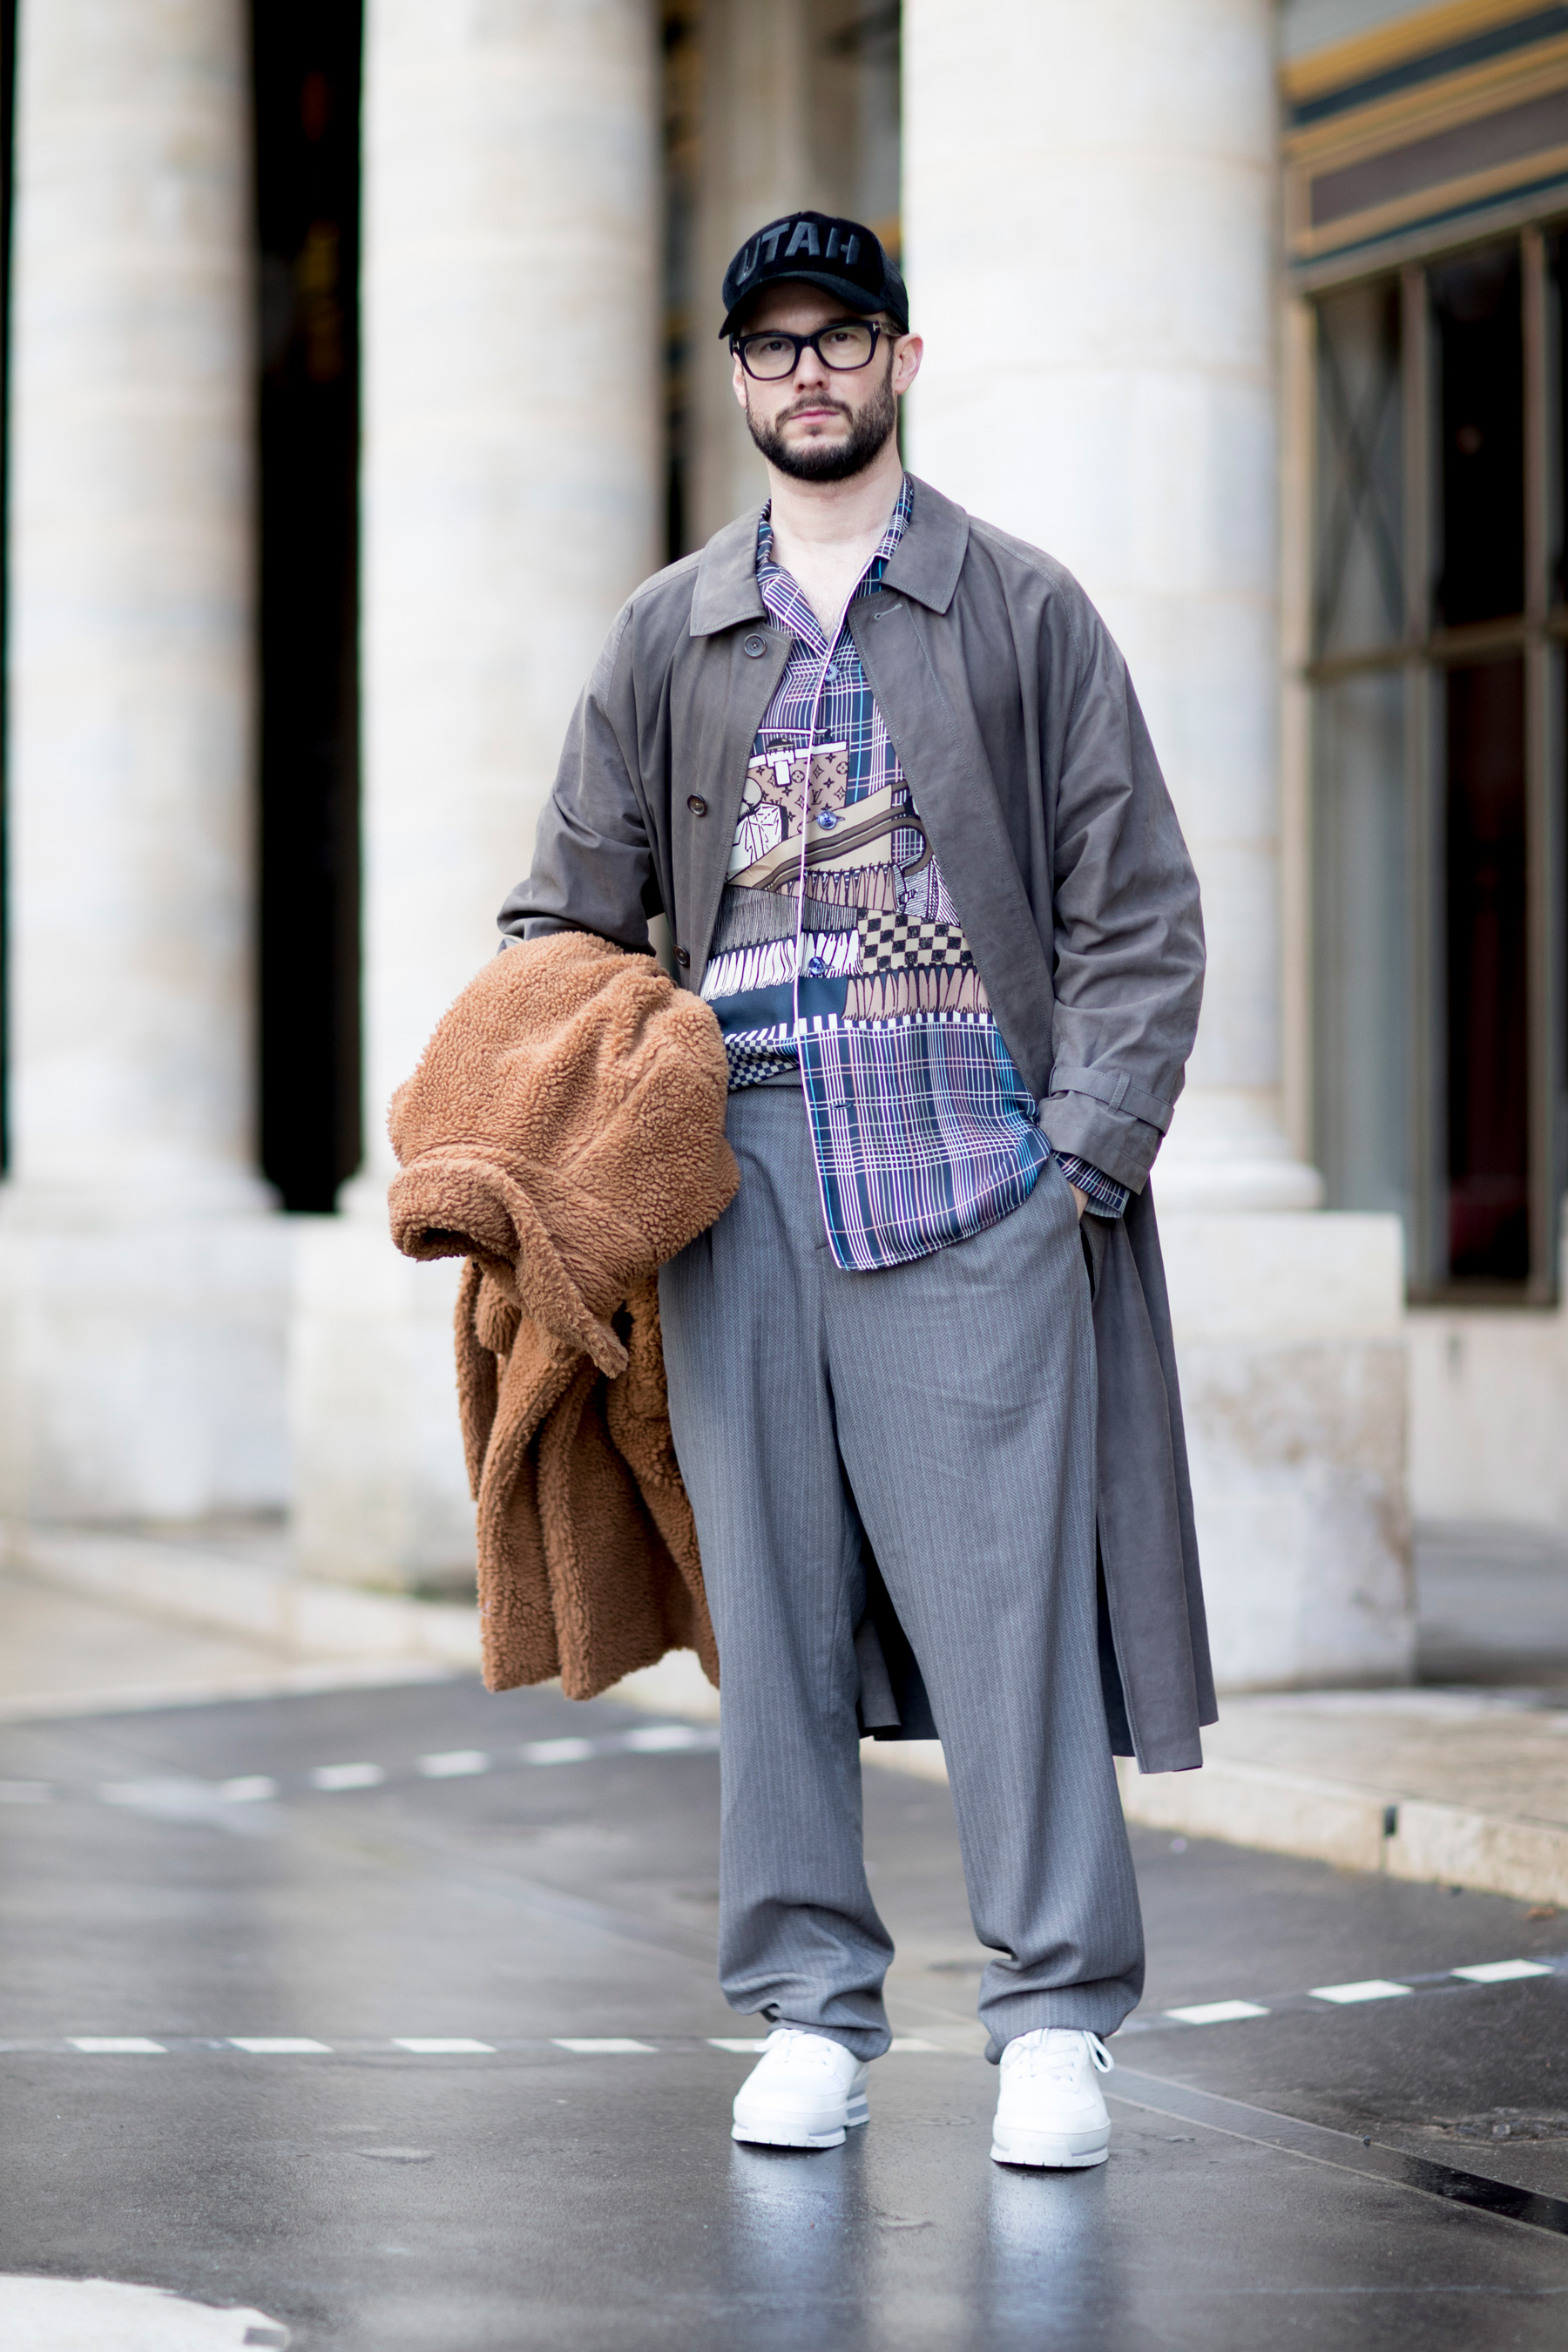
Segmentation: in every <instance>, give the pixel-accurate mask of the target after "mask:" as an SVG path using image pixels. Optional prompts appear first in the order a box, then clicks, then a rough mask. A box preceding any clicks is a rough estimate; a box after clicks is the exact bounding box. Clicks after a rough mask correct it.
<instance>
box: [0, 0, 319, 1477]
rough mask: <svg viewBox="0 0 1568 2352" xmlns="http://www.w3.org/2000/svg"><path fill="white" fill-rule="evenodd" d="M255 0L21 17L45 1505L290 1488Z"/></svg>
mask: <svg viewBox="0 0 1568 2352" xmlns="http://www.w3.org/2000/svg"><path fill="white" fill-rule="evenodd" d="M247 47H248V44H247V12H246V10H245V9H244V7H243V6H242V5H240V0H163V5H160V6H158V7H156V8H154V9H152V10H146V9H125V8H108V9H105V8H102V7H100V6H97V5H91V0H47V5H45V0H25V5H24V6H23V8H22V11H21V23H20V27H19V77H18V87H17V123H16V291H15V304H14V311H13V322H12V327H13V344H12V367H13V383H14V394H13V402H14V405H13V411H12V429H13V442H12V451H13V457H12V463H13V476H12V526H11V545H10V562H11V583H12V614H13V618H12V642H11V648H10V657H11V679H12V697H13V699H12V732H11V744H10V776H11V806H10V818H11V835H10V899H9V909H8V915H9V954H10V969H11V975H12V984H13V1011H12V1023H11V1034H10V1048H11V1066H10V1082H11V1090H10V1110H11V1131H12V1139H13V1151H12V1168H11V1174H10V1177H9V1181H8V1182H7V1183H6V1185H5V1192H4V1195H3V1196H0V1492H3V1496H4V1507H5V1510H6V1511H7V1512H8V1513H9V1514H11V1515H12V1516H13V1517H50V1518H71V1517H115V1518H124V1517H196V1516H200V1515H202V1514H205V1513H208V1512H212V1511H215V1510H220V1509H223V1510H232V1509H251V1508H256V1507H268V1506H272V1507H276V1506H279V1505H280V1504H281V1503H282V1501H283V1499H284V1492H285V1485H286V1464H285V1457H284V1417H283V1337H284V1317H285V1295H286V1288H287V1267H286V1255H285V1253H286V1248H287V1240H288V1236H287V1231H286V1228H285V1226H284V1224H283V1222H282V1220H281V1219H279V1218H278V1217H276V1216H274V1215H273V1214H272V1213H271V1201H270V1195H269V1193H268V1191H267V1189H266V1188H265V1187H264V1186H263V1185H262V1183H261V1181H260V1180H259V1178H258V1175H257V1173H256V1171H255V1165H254V1160H255V1148H256V1147H255V1073H254V1062H255V1049H254V1029H255V1018H256V1013H255V1002H254V999H255V985H254V964H255V953H254V944H253V929H252V906H253V900H254V897H255V887H256V885H255V877H254V872H253V865H254V841H255V833H256V819H255V811H254V807H253V798H252V793H253V786H252V757H253V744H254V739H255V732H256V724H255V718H256V714H255V685H254V651H253V629H252V611H251V594H252V577H253V569H254V558H253V549H252V514H251V508H252V499H253V481H252V473H253V464H252V444H253V436H252V430H251V397H252V381H253V369H252V358H251V335H252V319H253V311H254V298H253V289H252V282H251V237H250V227H249V187H250V157H249V106H248V95H247V76H248V66H247Z"/></svg>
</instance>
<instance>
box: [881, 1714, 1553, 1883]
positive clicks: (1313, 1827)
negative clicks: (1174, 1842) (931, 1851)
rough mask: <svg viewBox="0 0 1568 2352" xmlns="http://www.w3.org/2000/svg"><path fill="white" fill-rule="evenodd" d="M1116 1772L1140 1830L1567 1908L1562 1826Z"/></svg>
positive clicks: (1405, 1798) (1217, 1763) (931, 1772)
mask: <svg viewBox="0 0 1568 2352" xmlns="http://www.w3.org/2000/svg"><path fill="white" fill-rule="evenodd" d="M860 1753H861V1755H862V1756H863V1757H864V1758H865V1759H867V1761H868V1762H869V1763H873V1764H878V1765H880V1766H881V1767H882V1769H884V1770H885V1771H893V1772H907V1773H910V1774H911V1775H912V1776H913V1777H914V1778H916V1779H917V1780H946V1778H947V1767H946V1764H945V1762H944V1760H943V1758H942V1749H941V1748H940V1747H939V1746H938V1744H937V1743H936V1741H935V1740H931V1739H911V1740H908V1741H903V1740H882V1741H873V1740H868V1741H867V1742H866V1743H865V1745H864V1746H863V1747H862V1748H861V1750H860ZM1116 1777H1117V1780H1118V1783H1119V1785H1120V1787H1121V1809H1122V1811H1123V1812H1124V1813H1125V1814H1126V1816H1127V1819H1128V1821H1129V1822H1133V1823H1135V1824H1137V1826H1138V1827H1140V1828H1142V1829H1154V1830H1170V1831H1173V1832H1177V1833H1178V1834H1180V1835H1182V1836H1184V1837H1204V1838H1219V1839H1221V1840H1223V1841H1224V1842H1225V1843H1226V1844H1229V1845H1246V1846H1253V1847H1256V1848H1259V1849H1261V1850H1262V1852H1264V1853H1289V1854H1294V1855H1295V1856H1296V1857H1297V1858H1298V1859H1299V1860H1300V1861H1303V1862H1326V1863H1330V1864H1332V1865H1333V1866H1334V1868H1335V1869H1337V1870H1360V1871H1369V1872H1379V1873H1382V1874H1384V1876H1385V1877H1389V1878H1405V1879H1411V1880H1415V1881H1416V1882H1418V1883H1420V1884H1423V1885H1438V1886H1464V1887H1468V1888H1470V1889H1471V1890H1472V1891H1473V1892H1474V1893H1476V1894H1479V1895H1511V1896H1513V1897H1515V1898H1516V1899H1517V1900H1518V1901H1521V1902H1524V1903H1560V1904H1562V1905H1563V1906H1564V1907H1565V1908H1568V1828H1563V1827H1560V1826H1559V1825H1558V1824H1557V1823H1555V1822H1534V1821H1529V1820H1525V1819H1521V1818H1520V1817H1519V1816H1518V1815H1513V1814H1507V1813H1481V1812H1472V1811H1468V1810H1467V1809H1466V1808H1464V1807H1463V1806H1459V1805H1446V1804H1439V1803H1437V1802H1436V1801H1435V1800H1433V1799H1431V1798H1427V1797H1413V1796H1411V1795H1410V1794H1409V1793H1408V1792H1407V1791H1405V1790H1400V1789H1396V1788H1389V1789H1369V1788H1364V1787H1362V1786H1359V1785H1358V1784H1357V1783H1355V1782H1353V1781H1349V1780H1329V1779H1326V1778H1320V1777H1319V1775H1318V1774H1316V1773H1309V1772H1285V1771H1280V1770H1279V1769H1277V1768H1276V1767H1275V1766H1273V1765H1269V1764H1244V1763H1237V1762H1231V1761H1229V1760H1227V1759H1225V1758H1220V1757H1216V1758H1215V1759H1213V1760H1212V1761H1210V1762H1209V1763H1206V1764H1205V1766H1204V1768H1203V1769H1202V1771H1201V1772H1160V1773H1153V1774H1151V1775H1150V1776H1149V1777H1148V1778H1145V1777H1144V1776H1143V1774H1142V1773H1141V1772H1140V1771H1139V1769H1138V1767H1137V1766H1136V1764H1134V1763H1133V1762H1132V1760H1131V1758H1129V1757H1118V1758H1117V1759H1116Z"/></svg>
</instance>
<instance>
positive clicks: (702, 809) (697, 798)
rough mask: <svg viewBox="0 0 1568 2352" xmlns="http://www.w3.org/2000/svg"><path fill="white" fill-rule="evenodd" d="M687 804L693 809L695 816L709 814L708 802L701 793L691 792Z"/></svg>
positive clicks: (692, 812)
mask: <svg viewBox="0 0 1568 2352" xmlns="http://www.w3.org/2000/svg"><path fill="white" fill-rule="evenodd" d="M686 805H687V807H688V808H689V810H690V811H691V814H692V815H693V816H706V815H707V814H708V803H707V802H706V801H705V800H704V799H703V797H702V795H701V793H689V795H688V797H687V803H686Z"/></svg>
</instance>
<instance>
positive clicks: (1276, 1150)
mask: <svg viewBox="0 0 1568 2352" xmlns="http://www.w3.org/2000/svg"><path fill="white" fill-rule="evenodd" d="M1274 14H1275V12H1274V9H1273V7H1272V5H1270V0H1101V5H1097V6H1094V7H1091V8H1085V7H1082V6H1079V5H1074V0H1037V5H1034V6H1032V7H1029V8H1019V7H1017V6H1016V5H1013V0H962V5H960V0H906V5H905V9H904V75H905V82H904V88H905V151H904V176H905V192H904V226H905V244H906V252H907V255H908V263H909V267H908V276H909V279H910V293H911V300H912V304H913V313H914V323H915V324H916V325H917V326H918V327H919V328H921V330H922V331H923V332H924V333H925V335H926V336H927V338H928V351H927V357H926V363H925V370H924V373H922V376H921V382H920V383H919V385H918V386H917V387H916V391H915V394H914V396H913V398H912V399H911V402H910V463H911V465H912V466H913V467H914V468H915V470H916V471H917V472H921V473H924V474H927V475H929V476H930V477H931V479H932V480H934V481H935V482H937V483H938V484H939V485H940V486H941V487H942V488H943V489H945V490H948V491H950V492H951V493H952V494H953V495H954V496H956V497H957V498H959V499H962V500H963V502H964V504H965V505H967V506H969V507H971V508H972V509H974V510H975V511H976V512H978V513H980V514H982V515H984V516H986V517H987V518H988V519H989V520H992V521H994V522H996V523H1000V524H1002V525H1003V526H1004V527H1005V528H1006V529H1007V530H1013V531H1016V532H1017V533H1019V534H1020V535H1021V536H1022V537H1024V538H1026V539H1029V540H1032V541H1035V542H1036V543H1037V544H1038V545H1040V546H1044V547H1047V548H1048V549H1049V550H1050V551H1051V552H1052V553H1053V554H1055V555H1058V556H1059V557H1061V558H1062V560H1063V561H1064V562H1067V563H1068V565H1070V566H1071V568H1072V569H1073V571H1074V572H1077V574H1078V575H1079V578H1080V579H1081V580H1082V581H1083V583H1084V584H1085V585H1086V587H1087V588H1088V589H1089V593H1090V594H1091V595H1092V596H1093V597H1094V599H1095V601H1096V603H1097V604H1099V606H1100V609H1101V611H1102V612H1103V613H1104V614H1105V616H1106V619H1107V621H1108V622H1109V624H1110V628H1111V630H1112V631H1113V633H1114V635H1116V637H1117V639H1118V641H1119V643H1120V644H1121V646H1122V648H1123V650H1124V651H1125V653H1126V655H1127V656H1128V659H1129V662H1130V664H1131V670H1132V674H1133V677H1134V678H1135V680H1136V682H1137V687H1138V691H1139V695H1140V697H1141V698H1142V703H1143V706H1144V709H1145V711H1146V713H1147V716H1148V719H1149V723H1150V727H1151V730H1152V734H1153V738H1154V741H1155V744H1156V746H1157V748H1158V751H1159V753H1160V756H1161V760H1162V761H1163V765H1164V769H1165V772H1166V775H1167V777H1168V778H1169V781H1170V783H1171V789H1172V792H1173V796H1174V798H1175V801H1176V804H1177V808H1178V810H1179V812H1180V814H1181V817H1182V822H1183V825H1184V829H1185V832H1186V836H1187V840H1188V843H1189V845H1190V846H1191V848H1192V852H1193V856H1194V862H1195V863H1196V866H1197V868H1198V873H1199V877H1200V879H1201V882H1202V885H1203V891H1204V907H1205V920H1206V924H1207V929H1208V940H1209V952H1210V961H1209V972H1208V983H1207V989H1206V992H1205V1003H1204V1017H1203V1024H1202V1028H1201V1030H1200V1034H1199V1038H1198V1044H1197V1049H1196V1052H1195V1053H1194V1057H1193V1062H1192V1065H1191V1068H1190V1071H1189V1074H1188V1083H1187V1090H1186V1093H1185V1095H1184V1097H1183V1100H1182V1103H1181V1106H1180V1108H1178V1111H1177V1115H1176V1120H1175V1123H1174V1125H1173V1129H1172V1132H1171V1136H1170V1139H1169V1140H1168V1143H1167V1145H1166V1147H1165V1150H1164V1151H1163V1154H1162V1158H1161V1160H1160V1164H1159V1168H1158V1170H1157V1171H1156V1176H1155V1181H1154V1189H1155V1192H1156V1194H1157V1196H1158V1198H1159V1201H1160V1202H1161V1205H1162V1211H1163V1224H1164V1227H1165V1231H1166V1236H1167V1242H1166V1246H1167V1255H1169V1257H1170V1258H1171V1260H1172V1268H1173V1294H1174V1295H1175V1297H1176V1298H1177V1302H1178V1314H1179V1316H1180V1315H1183V1314H1184V1315H1185V1317H1186V1320H1187V1324H1188V1327H1189V1328H1190V1331H1191V1333H1192V1335H1193V1345H1191V1346H1188V1345H1185V1344H1184V1350H1183V1352H1184V1361H1185V1362H1186V1366H1187V1370H1186V1380H1187V1399H1188V1406H1189V1425H1190V1429H1191V1433H1192V1437H1193V1452H1194V1483H1195V1486H1197V1488H1198V1490H1199V1496H1200V1520H1201V1522H1202V1527H1201V1531H1202V1533H1203V1535H1204V1538H1205V1553H1206V1567H1207V1572H1208V1579H1209V1584H1210V1591H1211V1598H1212V1600H1213V1602H1214V1608H1215V1620H1216V1634H1217V1641H1216V1647H1217V1651H1218V1654H1219V1658H1220V1662H1221V1665H1222V1669H1223V1671H1224V1672H1225V1674H1226V1677H1227V1679H1229V1680H1230V1681H1231V1682H1232V1683H1233V1684H1235V1683H1245V1682H1266V1683H1274V1684H1280V1683H1289V1682H1291V1681H1294V1680H1299V1679H1300V1678H1301V1677H1302V1676H1304V1675H1305V1676H1309V1677H1310V1676H1314V1675H1324V1674H1327V1675H1333V1676H1336V1677H1344V1676H1349V1677H1350V1678H1352V1679H1353V1678H1356V1676H1357V1675H1360V1674H1363V1673H1365V1674H1368V1675H1376V1674H1385V1673H1388V1672H1394V1673H1395V1674H1398V1673H1402V1672H1405V1671H1407V1670H1408V1659H1409V1654H1410V1621H1409V1607H1408V1594H1407V1583H1408V1571H1407V1559H1406V1553H1407V1543H1406V1538H1405V1533H1404V1504H1403V1485H1402V1475H1403V1474H1402V1461H1403V1444H1404V1438H1403V1427H1404V1413H1403V1381H1404V1367H1403V1357H1402V1355H1401V1353H1400V1349H1399V1346H1398V1343H1397V1337H1396V1334H1397V1328H1398V1310H1399V1255H1398V1229H1397V1225H1396V1224H1395V1223H1394V1221H1393V1220H1378V1219H1372V1220H1365V1219H1353V1218H1334V1219H1331V1220H1324V1219H1321V1218H1319V1217H1314V1216H1311V1215H1302V1214H1301V1213H1302V1212H1311V1211H1314V1210H1315V1209H1316V1208H1317V1205H1318V1203H1319V1202H1320V1201H1321V1197H1322V1187H1321V1181H1320V1179H1319V1177H1318V1175H1317V1173H1316V1171H1314V1170H1313V1169H1311V1168H1310V1167H1309V1166H1307V1165H1305V1164H1304V1163H1303V1162H1302V1161H1301V1160H1300V1159H1298V1157H1297V1156H1296V1154H1295V1152H1294V1151H1293V1150H1292V1149H1291V1146H1290V1144H1289V1141H1288V1139H1287V1137H1286V1132H1285V1127H1284V1122H1283V1115H1282V1070H1281V1055H1282V1019H1281V964H1282V951H1281V940H1280V911H1279V910H1280V874H1279V835H1280V814H1279V810H1280V789H1279V593H1278V553H1277V545H1278V515H1279V458H1278V452H1277V442H1278V393H1277V384H1276V367H1275V343H1276V322H1277V311H1278V281H1277V272H1276V262H1275V254H1274V234H1275V218H1276V213H1277V209H1278V163H1277V154H1276V145H1275V136H1276V134H1275V123H1276V99H1275V93H1274V88H1273V34H1274ZM1258 1212H1269V1213H1272V1214H1271V1215H1270V1216H1268V1218H1267V1219H1265V1220H1264V1222H1263V1223H1262V1224H1261V1225H1259V1226H1258V1227H1257V1228H1256V1229H1255V1227H1254V1223H1253V1220H1254V1218H1255V1216H1256V1215H1257V1213H1258ZM1324 1228H1326V1229H1327V1230H1326V1231H1325V1230H1324ZM1362 1228H1367V1229H1368V1230H1366V1231H1362V1230H1360V1229H1362ZM1372 1228H1375V1229H1376V1230H1375V1232H1373V1231H1372V1230H1370V1229H1372ZM1336 1252H1338V1253H1339V1255H1336ZM1328 1259H1332V1260H1333V1262H1334V1264H1335V1265H1338V1267H1339V1271H1338V1273H1337V1274H1335V1275H1334V1276H1332V1278H1330V1276H1329V1275H1328V1273H1327V1272H1326V1261H1327V1260H1328ZM1260 1264H1261V1265H1267V1267H1268V1275H1269V1279H1268V1281H1267V1282H1266V1283H1263V1284H1262V1285H1261V1286H1257V1285H1256V1284H1254V1286H1253V1288H1252V1290H1251V1294H1250V1298H1249V1294H1248V1286H1247V1278H1246V1276H1245V1274H1244V1270H1245V1269H1247V1268H1251V1269H1252V1273H1253V1275H1254V1276H1256V1274H1257V1271H1258V1266H1259V1265H1260ZM1189 1266H1190V1268H1191V1269H1193V1274H1192V1278H1191V1279H1188V1278H1187V1273H1186V1272H1185V1271H1184V1269H1186V1268H1188V1267H1189ZM1200 1268H1201V1270H1202V1274H1201V1279H1200V1278H1199V1275H1198V1272H1197V1269H1200ZM1215 1285H1218V1286H1219V1289H1220V1291H1223V1293H1224V1297H1223V1298H1222V1297H1220V1296H1219V1295H1218V1293H1216V1291H1215V1287H1214V1286H1215ZM1194 1317H1196V1318H1197V1320H1196V1321H1195V1322H1194ZM1200 1326H1201V1328H1202V1329H1203V1332H1204V1334H1205V1339H1204V1344H1203V1348H1202V1349H1198V1347H1197V1345H1196V1333H1197V1331H1198V1329H1199V1328H1200ZM1185 1336H1186V1335H1185V1334H1184V1329H1183V1325H1182V1323H1181V1321H1178V1338H1179V1339H1185ZM1211 1341H1212V1342H1213V1345H1211V1344H1210V1342H1211ZM1216 1349H1217V1353H1216V1352H1215V1350H1216ZM1358 1349H1359V1350H1362V1351H1363V1353H1362V1355H1360V1356H1358V1357H1357V1367H1358V1369H1357V1371H1356V1376H1355V1378H1353V1379H1352V1380H1350V1381H1349V1382H1348V1385H1347V1381H1346V1378H1345V1371H1346V1362H1347V1358H1346V1354H1345V1351H1346V1350H1351V1351H1352V1352H1353V1351H1355V1350H1358ZM1368 1351H1370V1352H1368ZM1352 1391H1353V1394H1352ZM1374 1395H1375V1397H1376V1398H1379V1399H1381V1402H1377V1403H1375V1404H1374V1403H1373V1397H1374ZM1373 1431H1375V1432H1376V1433H1377V1435H1376V1436H1375V1438H1373V1434H1372V1433H1373ZM1326 1553H1331V1554H1332V1555H1333V1559H1334V1561H1335V1562H1336V1563H1337V1564H1336V1566H1335V1568H1334V1572H1333V1574H1332V1575H1331V1576H1325V1574H1324V1572H1323V1571H1324V1565H1325V1556H1326ZM1314 1612H1317V1618H1316V1622H1314ZM1330 1620H1332V1622H1329V1621H1330Z"/></svg>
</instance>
